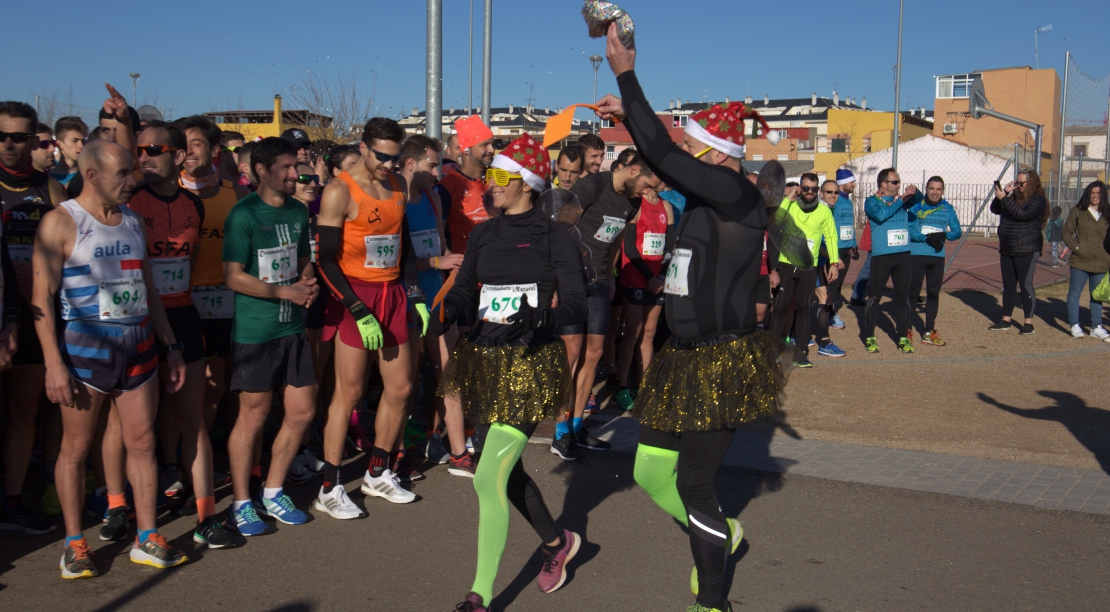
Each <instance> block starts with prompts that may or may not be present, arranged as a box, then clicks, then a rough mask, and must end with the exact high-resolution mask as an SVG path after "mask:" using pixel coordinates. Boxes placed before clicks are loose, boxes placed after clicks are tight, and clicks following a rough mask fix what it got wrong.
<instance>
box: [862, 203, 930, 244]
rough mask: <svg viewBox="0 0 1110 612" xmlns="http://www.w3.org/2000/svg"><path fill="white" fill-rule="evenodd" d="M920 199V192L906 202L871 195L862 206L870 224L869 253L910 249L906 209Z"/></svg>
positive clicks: (908, 218)
mask: <svg viewBox="0 0 1110 612" xmlns="http://www.w3.org/2000/svg"><path fill="white" fill-rule="evenodd" d="M921 200H922V196H921V192H920V191H919V192H917V193H915V194H913V197H912V198H911V199H910V200H909V201H908V202H903V200H902V199H901V198H889V197H887V198H881V197H879V196H871V197H869V198H867V202H866V203H865V204H864V206H863V210H864V212H866V213H867V221H868V223H870V224H871V254H872V255H891V254H894V253H908V252H909V250H910V216H909V215H908V214H907V213H906V209H908V208H909V207H910V206H913V205H914V204H917V203H918V202H920V201H921Z"/></svg>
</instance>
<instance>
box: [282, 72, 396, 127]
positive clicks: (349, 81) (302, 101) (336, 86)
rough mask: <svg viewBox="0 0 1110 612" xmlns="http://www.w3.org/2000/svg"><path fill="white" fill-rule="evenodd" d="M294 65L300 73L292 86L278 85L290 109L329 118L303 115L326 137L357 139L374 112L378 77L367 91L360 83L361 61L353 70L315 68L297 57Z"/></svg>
mask: <svg viewBox="0 0 1110 612" xmlns="http://www.w3.org/2000/svg"><path fill="white" fill-rule="evenodd" d="M294 65H295V66H296V67H297V76H296V77H294V78H292V79H291V80H290V83H289V84H288V85H286V86H284V87H275V89H279V90H281V92H282V93H283V95H284V97H285V100H286V107H287V108H288V109H289V110H290V111H306V113H311V114H312V115H318V116H320V117H326V118H327V119H321V120H317V119H316V118H313V117H310V116H305V117H301V118H300V119H301V121H302V122H303V124H304V125H306V126H309V127H317V128H320V129H321V131H323V132H324V137H325V138H328V139H330V140H333V141H335V142H339V143H343V142H351V141H354V140H356V139H357V135H358V133H359V132H360V131H361V130H362V123H364V122H365V121H366V120H367V119H368V118H369V117H370V115H371V114H372V110H373V107H374V96H375V93H376V90H377V77H374V78H373V80H372V82H371V84H370V88H369V90H368V91H367V90H364V89H363V88H362V87H360V86H359V69H358V66H357V64H356V66H355V67H354V69H353V70H352V71H351V72H347V71H345V70H339V69H338V68H337V69H335V70H334V71H333V72H327V71H315V70H312V69H310V68H308V65H307V64H305V65H304V66H302V65H301V64H300V63H299V62H297V61H296V60H294ZM314 123H315V124H316V125H313V124H314Z"/></svg>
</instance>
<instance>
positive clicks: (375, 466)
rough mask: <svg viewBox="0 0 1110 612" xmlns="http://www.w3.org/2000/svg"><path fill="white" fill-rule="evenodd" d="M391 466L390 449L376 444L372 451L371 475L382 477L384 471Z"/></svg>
mask: <svg viewBox="0 0 1110 612" xmlns="http://www.w3.org/2000/svg"><path fill="white" fill-rule="evenodd" d="M388 467H389V451H387V450H383V449H380V448H378V447H377V446H375V447H374V448H373V449H372V450H371V451H370V476H371V477H373V478H381V477H382V472H385V470H386V469H387V468H388Z"/></svg>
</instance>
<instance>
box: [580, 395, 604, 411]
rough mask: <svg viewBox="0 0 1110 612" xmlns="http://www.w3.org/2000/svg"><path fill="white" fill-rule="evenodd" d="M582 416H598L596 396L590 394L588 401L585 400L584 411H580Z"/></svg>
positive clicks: (599, 408)
mask: <svg viewBox="0 0 1110 612" xmlns="http://www.w3.org/2000/svg"><path fill="white" fill-rule="evenodd" d="M582 412H583V414H600V413H601V406H600V405H599V404H598V401H597V396H596V395H594V394H593V393H591V394H590V399H588V400H586V409H585V410H583V411H582Z"/></svg>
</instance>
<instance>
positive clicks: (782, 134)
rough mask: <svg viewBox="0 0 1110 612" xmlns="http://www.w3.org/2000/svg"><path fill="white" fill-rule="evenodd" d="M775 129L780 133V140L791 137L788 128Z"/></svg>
mask: <svg viewBox="0 0 1110 612" xmlns="http://www.w3.org/2000/svg"><path fill="white" fill-rule="evenodd" d="M775 131H776V132H778V133H779V140H786V139H787V138H790V132H787V131H786V130H775Z"/></svg>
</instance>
